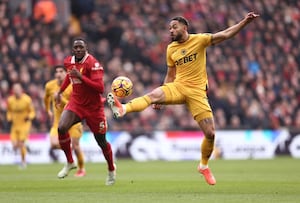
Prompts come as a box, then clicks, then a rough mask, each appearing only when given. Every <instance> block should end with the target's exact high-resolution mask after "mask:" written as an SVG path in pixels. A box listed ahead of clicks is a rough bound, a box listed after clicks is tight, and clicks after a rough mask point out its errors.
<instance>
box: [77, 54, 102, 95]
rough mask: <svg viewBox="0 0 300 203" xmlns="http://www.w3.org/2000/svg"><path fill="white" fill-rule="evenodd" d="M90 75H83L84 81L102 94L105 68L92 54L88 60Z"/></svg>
mask: <svg viewBox="0 0 300 203" xmlns="http://www.w3.org/2000/svg"><path fill="white" fill-rule="evenodd" d="M88 64H89V65H88V67H89V72H90V74H89V77H88V76H86V75H82V81H83V82H84V83H85V84H86V85H87V86H89V87H91V88H93V89H94V90H96V91H97V92H99V93H100V94H102V93H103V92H104V82H103V75H104V70H103V67H102V65H101V64H100V62H98V61H97V60H96V59H95V58H94V57H93V56H91V55H90V58H89V60H88Z"/></svg>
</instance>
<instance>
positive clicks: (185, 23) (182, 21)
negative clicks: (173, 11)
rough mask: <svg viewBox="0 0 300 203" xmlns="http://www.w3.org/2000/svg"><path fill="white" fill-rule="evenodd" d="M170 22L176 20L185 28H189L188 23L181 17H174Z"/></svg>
mask: <svg viewBox="0 0 300 203" xmlns="http://www.w3.org/2000/svg"><path fill="white" fill-rule="evenodd" d="M172 20H176V21H178V22H180V23H182V24H184V25H186V26H187V27H188V26H189V21H188V20H187V19H186V18H184V17H182V16H176V17H174V18H172Z"/></svg>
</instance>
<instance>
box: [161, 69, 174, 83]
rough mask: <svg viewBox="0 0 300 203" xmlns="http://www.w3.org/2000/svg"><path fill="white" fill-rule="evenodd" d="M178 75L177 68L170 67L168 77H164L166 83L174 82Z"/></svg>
mask: <svg viewBox="0 0 300 203" xmlns="http://www.w3.org/2000/svg"><path fill="white" fill-rule="evenodd" d="M175 77H176V68H175V67H168V70H167V74H166V77H165V79H164V83H168V82H173V81H174V80H175Z"/></svg>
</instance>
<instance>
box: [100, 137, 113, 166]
mask: <svg viewBox="0 0 300 203" xmlns="http://www.w3.org/2000/svg"><path fill="white" fill-rule="evenodd" d="M102 152H103V155H104V157H105V159H106V162H107V164H108V170H109V171H113V170H115V166H114V159H113V154H112V150H111V146H110V144H109V143H108V142H107V144H106V148H105V149H103V148H102Z"/></svg>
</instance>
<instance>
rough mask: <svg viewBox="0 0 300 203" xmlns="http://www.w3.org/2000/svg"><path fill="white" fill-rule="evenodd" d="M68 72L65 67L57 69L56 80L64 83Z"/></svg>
mask: <svg viewBox="0 0 300 203" xmlns="http://www.w3.org/2000/svg"><path fill="white" fill-rule="evenodd" d="M66 74H67V73H66V71H65V69H64V68H63V67H61V68H56V69H55V78H56V79H57V80H58V81H59V82H62V81H63V80H64V79H65V77H66Z"/></svg>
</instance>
